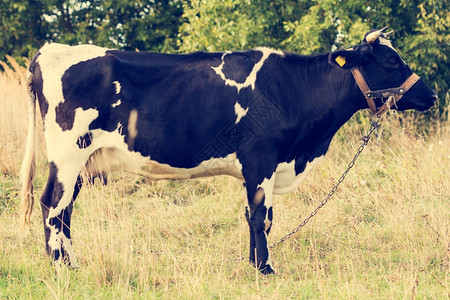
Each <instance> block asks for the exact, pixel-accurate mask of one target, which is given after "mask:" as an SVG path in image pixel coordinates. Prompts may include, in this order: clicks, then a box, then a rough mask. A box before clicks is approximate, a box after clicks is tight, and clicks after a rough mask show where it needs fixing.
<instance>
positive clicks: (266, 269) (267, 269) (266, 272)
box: [259, 265, 275, 275]
mask: <svg viewBox="0 0 450 300" xmlns="http://www.w3.org/2000/svg"><path fill="white" fill-rule="evenodd" d="M259 271H260V272H261V274H263V275H270V274H275V270H274V269H272V267H271V266H269V265H266V266H265V267H263V268H259Z"/></svg>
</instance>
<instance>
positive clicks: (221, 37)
mask: <svg viewBox="0 0 450 300" xmlns="http://www.w3.org/2000/svg"><path fill="white" fill-rule="evenodd" d="M449 23H450V13H449V9H448V1H447V0H412V1H411V0H374V1H370V2H367V1H366V0H349V1H343V0H302V1H298V0H286V1H283V0H273V1H266V0H141V1H126V0H91V1H80V0H31V1H25V0H15V1H10V0H0V24H1V26H2V30H0V59H2V57H4V55H6V54H9V55H12V56H13V57H14V58H16V59H19V61H23V59H22V57H28V58H30V57H32V55H33V54H34V52H35V51H36V50H37V49H38V48H39V47H40V46H42V44H43V43H44V42H47V41H54V42H62V43H68V44H79V43H92V44H97V45H100V46H105V47H113V48H119V49H125V50H136V49H137V50H140V51H145V50H151V51H164V52H182V53H186V52H191V51H198V50H203V51H219V50H240V49H246V48H253V47H257V46H269V47H273V48H278V49H279V48H281V49H283V50H287V51H295V52H299V53H303V54H310V53H312V52H324V51H331V50H334V49H338V48H345V47H350V46H352V45H355V44H357V43H359V42H360V41H361V39H362V36H363V35H364V33H365V32H367V31H368V30H370V29H374V28H381V27H384V26H386V25H389V26H390V28H391V29H394V30H395V34H394V35H393V36H392V37H391V40H392V42H393V45H394V46H395V47H396V48H397V49H399V52H400V54H401V56H402V57H403V58H404V59H405V61H407V62H408V63H409V64H410V65H411V67H412V68H413V69H414V70H415V71H416V72H417V73H418V74H419V75H420V76H422V77H423V78H424V79H425V81H426V82H427V83H428V84H429V85H430V86H432V87H433V88H435V89H436V90H437V92H438V95H439V96H440V99H441V103H440V111H439V115H440V116H441V115H442V114H443V111H445V108H446V107H447V106H448V101H447V99H448V88H449V87H448V78H450V74H449V63H448V55H449V54H448V47H449V42H448V41H449V40H450V37H449V30H448V27H449Z"/></svg>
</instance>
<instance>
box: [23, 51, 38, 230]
mask: <svg viewBox="0 0 450 300" xmlns="http://www.w3.org/2000/svg"><path fill="white" fill-rule="evenodd" d="M34 64H35V60H34V59H33V60H32V61H31V63H30V67H29V72H28V73H27V88H28V96H29V103H28V134H27V144H26V148H25V156H24V158H23V162H22V168H21V170H20V182H21V185H22V187H21V196H22V203H21V217H22V219H23V225H24V226H25V225H26V224H28V225H30V217H31V213H32V211H33V204H34V194H33V181H34V176H35V175H36V143H37V138H36V91H35V89H34V82H33V69H34Z"/></svg>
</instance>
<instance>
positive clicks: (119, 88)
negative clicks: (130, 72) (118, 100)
mask: <svg viewBox="0 0 450 300" xmlns="http://www.w3.org/2000/svg"><path fill="white" fill-rule="evenodd" d="M113 84H114V85H115V86H116V94H117V95H119V94H120V90H121V89H122V86H121V85H120V82H118V81H117V80H116V81H114V82H113Z"/></svg>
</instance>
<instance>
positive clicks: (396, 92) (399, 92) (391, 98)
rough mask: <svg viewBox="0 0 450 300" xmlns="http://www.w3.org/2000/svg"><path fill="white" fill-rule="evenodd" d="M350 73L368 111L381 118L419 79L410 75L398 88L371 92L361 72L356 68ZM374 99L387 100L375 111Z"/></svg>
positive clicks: (414, 75) (414, 74) (415, 75)
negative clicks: (365, 102)
mask: <svg viewBox="0 0 450 300" xmlns="http://www.w3.org/2000/svg"><path fill="white" fill-rule="evenodd" d="M351 71H352V74H353V77H354V78H355V81H356V83H357V84H358V86H359V89H360V90H361V92H362V93H363V94H364V97H365V98H366V101H367V104H368V105H369V108H370V111H372V114H374V115H375V116H376V117H381V116H382V115H383V114H384V113H385V112H386V111H387V110H388V109H390V108H391V107H392V106H393V105H395V104H396V103H397V101H399V100H400V99H401V98H402V97H403V95H404V94H405V93H406V92H407V91H408V90H409V89H410V88H411V87H412V86H413V85H414V84H415V83H416V82H417V81H418V80H419V79H420V76H419V75H417V74H416V73H412V74H411V75H410V76H409V77H408V78H407V79H406V80H405V82H403V84H402V85H401V86H399V87H396V88H390V89H384V90H376V91H371V90H370V88H369V86H368V85H367V82H366V80H365V79H364V77H363V75H362V74H361V71H360V70H359V69H358V68H353V69H351ZM376 98H381V99H384V98H388V100H387V101H386V102H384V104H383V105H382V106H381V107H379V108H378V109H377V107H376V105H375V101H374V100H373V99H376Z"/></svg>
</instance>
